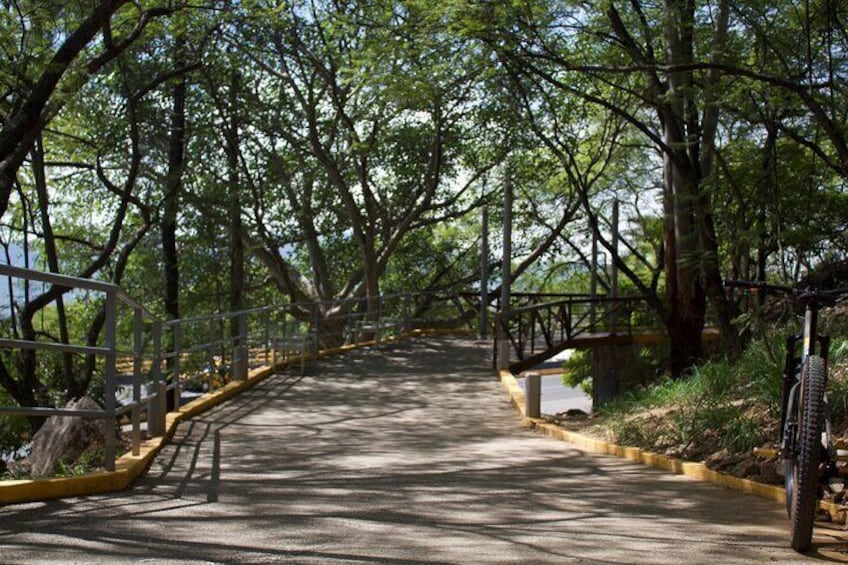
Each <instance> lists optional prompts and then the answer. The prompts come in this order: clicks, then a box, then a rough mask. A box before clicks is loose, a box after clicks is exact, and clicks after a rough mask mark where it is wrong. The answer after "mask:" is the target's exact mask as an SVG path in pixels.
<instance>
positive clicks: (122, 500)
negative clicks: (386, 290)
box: [0, 339, 846, 564]
mask: <svg viewBox="0 0 848 565" xmlns="http://www.w3.org/2000/svg"><path fill="white" fill-rule="evenodd" d="M488 351H489V349H488V347H487V346H486V345H485V344H480V343H475V342H472V341H450V340H441V339H427V340H417V341H410V342H405V343H400V344H394V345H384V346H383V347H381V348H380V349H378V350H371V351H360V352H356V353H353V354H350V355H348V356H345V357H337V358H333V359H327V360H323V361H321V362H320V364H319V369H320V373H319V374H318V375H316V376H310V377H305V378H300V377H297V376H291V375H288V376H287V375H279V376H274V377H271V378H270V379H268V380H266V381H264V382H263V383H262V384H261V385H259V386H257V387H255V388H253V389H252V390H250V391H249V392H247V393H246V394H243V395H242V396H241V397H239V398H238V399H236V400H233V401H230V402H228V403H227V404H225V405H223V406H221V407H219V408H217V409H215V410H213V411H210V412H207V413H206V414H204V415H202V416H200V417H198V418H196V419H194V420H192V421H190V422H184V423H183V424H181V425H180V427H179V430H178V432H177V436H176V437H175V438H174V442H173V443H172V444H171V445H170V447H168V448H167V449H165V450H164V451H163V452H162V453H161V454H160V456H159V457H158V458H157V460H156V462H155V463H154V464H153V466H152V468H151V469H150V472H149V474H148V476H147V477H146V478H145V479H143V480H142V481H141V482H140V483H139V484H137V485H136V486H135V488H134V489H133V490H132V491H131V492H125V493H119V494H114V495H109V496H95V497H84V498H78V499H71V500H62V501H53V502H46V503H36V504H26V505H17V506H7V507H4V508H0V562H3V563H127V562H131V563H157V564H158V563H262V564H266V563H306V564H311V563H344V564H350V563H369V564H384V563H385V564H388V563H392V564H394V563H411V564H416V563H540V564H541V563H710V564H714V563H722V564H726V563H763V562H772V563H797V562H803V561H806V560H807V559H808V558H806V557H803V556H799V555H797V554H795V553H794V552H792V551H791V550H789V549H787V539H786V527H787V522H786V519H785V514H784V512H783V510H782V508H780V506H779V505H777V504H775V503H772V502H768V501H764V500H760V499H758V498H755V497H752V496H748V495H743V494H738V493H735V492H731V491H728V490H724V489H721V488H717V487H714V486H710V485H706V484H702V483H698V482H695V481H692V480H690V479H687V478H685V477H679V476H673V475H668V474H664V473H661V472H658V471H654V470H650V469H646V468H644V467H642V466H639V465H636V464H633V463H629V462H626V461H622V460H618V459H615V458H612V457H608V456H599V455H594V454H589V453H585V452H583V451H580V450H579V449H576V448H574V447H573V446H571V445H569V444H566V443H562V442H559V441H556V440H553V439H549V438H545V437H541V436H539V435H536V434H535V433H534V432H532V431H528V430H525V429H524V428H522V427H521V425H520V422H519V418H518V416H517V414H516V413H515V411H514V410H513V409H512V408H511V407H510V406H509V405H508V402H507V400H506V395H505V394H504V391H503V390H502V388H501V386H500V384H499V383H498V381H497V380H496V379H495V378H494V377H493V375H492V372H491V371H490V370H488V369H487V361H486V360H485V355H486V353H487V352H488ZM817 540H818V541H819V546H818V547H819V550H823V549H828V550H829V551H830V552H831V553H834V552H835V553H839V551H840V550H841V549H842V550H844V549H845V547H846V546H845V545H840V544H837V543H836V542H834V541H833V540H832V539H831V538H829V537H827V536H825V537H821V536H820V535H819V537H817ZM822 543H825V544H830V545H829V546H828V547H824V546H822V545H821V544H822ZM823 553H824V552H822V554H823Z"/></svg>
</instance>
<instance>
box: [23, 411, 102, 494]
mask: <svg viewBox="0 0 848 565" xmlns="http://www.w3.org/2000/svg"><path fill="white" fill-rule="evenodd" d="M66 408H75V409H79V410H101V408H100V405H98V404H97V402H95V401H94V399H92V398H91V397H89V396H84V397H82V398H80V399H79V400H72V401H70V402H69V403H68V404H67V406H66ZM103 440H104V436H103V420H87V419H84V418H77V417H70V416H50V417H49V418H47V421H46V422H45V423H44V425H43V426H41V429H40V430H38V432H37V433H36V434H35V436H33V438H32V451H31V452H30V455H29V461H28V463H29V465H30V468H31V472H32V476H33V477H44V476H48V475H52V474H53V473H54V472H55V470H56V465H57V464H58V463H59V462H60V461H65V462H66V463H69V464H72V463H74V462H75V461H76V460H77V459H78V458H79V456H80V455H82V453H83V452H84V451H85V450H86V448H87V447H89V446H90V445H92V444H94V443H98V442H103Z"/></svg>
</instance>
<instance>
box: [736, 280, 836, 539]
mask: <svg viewBox="0 0 848 565" xmlns="http://www.w3.org/2000/svg"><path fill="white" fill-rule="evenodd" d="M725 286H726V287H729V288H742V289H745V290H747V291H748V292H749V293H751V294H758V293H762V294H785V295H788V296H790V297H791V298H793V299H794V300H795V301H796V302H797V303H799V304H800V305H802V306H804V325H803V329H802V331H801V334H800V335H789V336H787V338H786V359H785V363H784V368H783V395H782V403H781V413H780V424H781V425H780V431H781V437H780V456H781V458H782V459H783V469H784V488H785V490H786V511H787V513H788V514H789V521H790V524H791V534H790V539H791V545H792V548H793V549H794V550H795V551H798V552H801V553H803V552H804V551H806V550H807V549H808V548H809V547H810V543H811V541H812V537H813V523H814V522H815V517H816V510H817V507H818V501H819V499H821V498H822V497H823V496H824V493H825V492H826V491H827V490H829V489H830V488H831V479H833V478H840V479H841V478H842V477H840V472H839V469H838V468H837V453H836V449H835V447H834V442H833V435H832V431H831V427H830V412H829V410H828V404H827V394H826V392H825V388H826V386H827V356H828V350H829V348H830V337H829V336H828V335H824V334H819V333H818V312H819V310H821V309H823V308H828V307H831V306H833V305H835V304H836V303H837V302H839V301H840V300H842V299H845V298H848V289H839V290H824V291H823V290H815V289H796V288H791V287H787V286H779V285H771V284H767V283H764V282H759V281H734V280H727V281H725ZM799 342H800V344H801V347H800V355H799V352H798V345H799Z"/></svg>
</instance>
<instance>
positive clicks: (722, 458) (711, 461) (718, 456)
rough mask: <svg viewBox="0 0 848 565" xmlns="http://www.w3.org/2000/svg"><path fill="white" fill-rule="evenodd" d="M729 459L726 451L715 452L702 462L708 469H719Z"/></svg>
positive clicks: (728, 453)
mask: <svg viewBox="0 0 848 565" xmlns="http://www.w3.org/2000/svg"><path fill="white" fill-rule="evenodd" d="M729 457H730V452H729V451H728V450H727V449H721V450H719V451H716V452H715V453H713V454H712V455H710V456H709V457H707V458H706V459H705V460H704V464H706V466H707V467H709V468H710V469H714V468H716V467H721V466H722V465H723V464H724V463H725V462H726V461H727V459H728V458H729Z"/></svg>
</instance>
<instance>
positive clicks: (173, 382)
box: [0, 265, 457, 471]
mask: <svg viewBox="0 0 848 565" xmlns="http://www.w3.org/2000/svg"><path fill="white" fill-rule="evenodd" d="M0 276H7V277H10V278H18V279H24V280H28V281H37V282H44V283H50V284H53V285H57V286H61V287H66V288H67V289H68V290H86V291H94V292H102V293H105V295H106V296H105V310H106V321H105V324H104V329H105V331H104V339H103V341H104V344H103V346H88V345H74V344H66V343H56V342H48V341H31V340H21V339H8V338H0V350H2V349H12V350H21V349H27V350H42V351H47V352H58V353H75V354H82V355H94V356H97V357H102V358H104V359H105V368H104V372H105V380H106V395H105V406H104V408H103V409H102V410H83V409H71V408H56V407H20V406H15V407H11V406H7V407H0V414H8V415H21V416H51V415H57V416H77V417H83V418H91V419H100V420H104V424H105V429H106V433H105V439H106V445H105V465H104V467H105V468H106V470H108V471H114V470H115V460H116V445H117V435H116V429H117V422H118V417H119V416H122V415H124V414H126V413H131V416H132V417H131V434H132V452H133V454H134V455H138V454H139V450H140V444H141V413H142V411H146V412H147V423H148V434H151V435H154V436H155V435H162V434H164V433H165V412H166V409H165V395H166V394H168V393H169V392H168V391H170V394H172V395H173V397H174V398H175V399H177V400H178V399H179V398H180V394H181V393H180V391H181V385H180V379H181V376H182V375H181V367H180V363H181V361H182V360H183V359H184V358H185V359H188V356H189V355H191V354H193V353H196V352H198V351H204V350H205V351H206V352H207V354H208V355H209V357H210V359H213V358H214V355H213V351H214V349H215V348H217V347H223V348H227V346H229V345H231V346H232V354H231V355H232V357H231V359H230V360H231V362H232V363H231V377H232V378H234V379H237V380H240V379H244V378H246V376H247V370H248V361H249V360H248V351H249V347H250V344H251V339H252V338H254V339H255V341H254V343H256V342H257V341H258V342H260V343H261V344H262V345H263V346H264V348H265V360H266V364H268V361H269V359H270V355H269V354H270V352H269V347H270V345H271V342H272V339H271V337H272V334H273V331H272V330H271V328H270V324H271V323H272V320H271V318H272V315H273V314H275V313H278V315H281V316H283V317H285V316H288V315H293V313H294V312H295V311H300V312H311V313H312V319H311V320H301V321H302V322H304V323H307V324H308V325H309V326H310V327H309V330H308V331H309V332H310V334H312V335H314V336H315V337H316V339H315V340H314V343H315V345H314V347H315V350H313V351H312V352H311V353H313V354H314V353H317V343H318V337H319V336H318V324H319V320H318V318H317V317H318V315H319V313H318V309H319V308H323V312H324V313H325V314H326V315H327V317H326V318H324V320H325V321H327V320H330V319H332V320H339V321H341V322H343V326H342V327H341V329H340V330H339V332H340V335H339V336H337V338H340V339H344V338H345V335H346V330H345V328H344V326H345V325H346V324H347V321H348V320H352V319H354V318H355V317H356V316H359V315H360V313H358V312H355V310H356V306H357V305H358V304H363V303H365V301H366V300H367V298H365V297H363V298H352V299H343V300H338V301H335V300H334V301H324V302H322V303H305V304H296V303H295V304H283V305H275V306H262V307H256V308H250V309H245V310H241V311H237V312H225V313H216V314H208V315H203V316H195V317H192V318H183V319H177V320H169V321H163V320H161V319H159V318H158V317H156V316H155V315H153V314H152V313H151V312H150V311H149V310H147V309H146V308H145V307H144V306H142V305H141V304H139V303H138V302H136V301H135V300H133V299H132V298H131V297H130V296H128V295H127V294H126V293H125V292H124V290H123V289H121V288H120V287H119V286H118V285H115V284H113V283H109V282H104V281H98V280H94V279H85V278H78V277H72V276H67V275H61V274H56V273H45V272H42V271H35V270H31V269H24V268H21V267H15V266H11V265H0ZM411 296H412V295H409V294H393V295H383V296H380V297H378V299H377V300H378V301H379V303H380V304H381V305H383V306H385V305H388V304H394V309H393V310H391V311H383V310H381V311H380V312H378V314H377V315H378V317H382V316H387V317H391V318H392V319H393V320H399V319H401V318H402V319H403V320H404V321H403V324H402V326H403V329H408V328H409V324H410V311H409V308H410V302H411V298H410V297H411ZM417 296H420V295H417ZM445 296H446V298H445V299H446V300H448V301H449V300H450V299H451V298H453V297H455V296H457V294H449V295H445ZM9 299H10V301H11V300H14V296H10V297H9ZM119 305H123V306H127V307H129V308H130V309H131V310H132V312H133V335H132V341H133V347H132V350H129V351H128V350H126V349H123V348H119V347H118V343H117V342H118V335H117V318H118V306H119ZM335 308H337V310H336V312H342V314H341V315H339V314H338V313H333V314H330V312H331V311H332V310H333V309H335ZM256 315H261V316H262V317H263V320H262V327H261V328H260V331H257V332H254V333H251V332H250V331H249V327H248V326H249V324H248V317H249V316H256ZM224 320H235V323H237V324H238V326H237V327H238V332H237V334H236V335H230V336H228V337H225V338H219V337H216V336H214V335H207V337H208V339H206V340H204V341H201V342H199V343H189V342H188V340H184V339H183V338H184V337H186V336H185V335H184V333H185V332H184V331H183V330H184V329H187V328H188V327H189V326H191V325H192V324H204V323H210V322H220V321H224ZM145 322H152V324H151V325H150V329H149V333H150V335H149V336H148V337H149V341H150V343H149V346H150V347H151V348H152V352H151V351H148V350H147V346H146V344H147V342H148V340H146V339H145V333H146V330H145ZM164 330H168V331H170V332H172V338H173V341H174V344H173V346H174V347H173V350H170V351H163V341H162V333H163V331H164ZM352 337H353V339H358V337H359V336H356V335H355V336H352ZM275 355H276V352H275ZM304 355H306V352H304ZM119 356H120V357H121V358H124V359H126V358H131V359H132V373H131V374H132V383H131V384H132V387H133V391H132V400H131V401H130V402H129V403H127V404H126V405H124V406H122V407H119V406H117V399H116V393H117V377H118V371H117V359H118V357H119ZM168 360H170V361H168ZM165 361H168V362H169V370H168V379H167V380H168V381H169V382H167V383H166V382H165V372H164V371H163V370H162V363H163V362H165ZM145 362H148V363H147V364H146V363H145ZM222 362H223V359H222ZM148 371H149V373H148ZM144 374H149V378H145V379H144V380H146V381H147V384H148V385H153V392H152V393H151V394H147V395H145V396H142V394H141V385H142V380H143V375H144Z"/></svg>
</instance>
